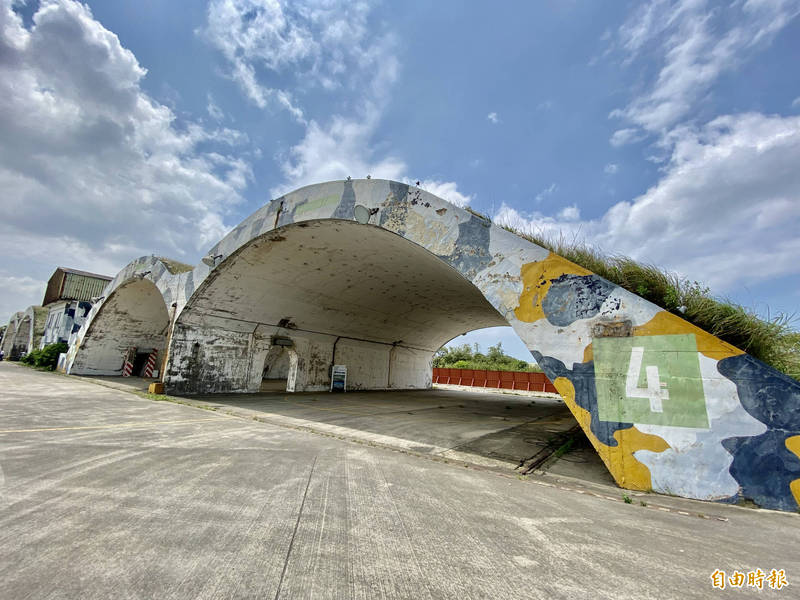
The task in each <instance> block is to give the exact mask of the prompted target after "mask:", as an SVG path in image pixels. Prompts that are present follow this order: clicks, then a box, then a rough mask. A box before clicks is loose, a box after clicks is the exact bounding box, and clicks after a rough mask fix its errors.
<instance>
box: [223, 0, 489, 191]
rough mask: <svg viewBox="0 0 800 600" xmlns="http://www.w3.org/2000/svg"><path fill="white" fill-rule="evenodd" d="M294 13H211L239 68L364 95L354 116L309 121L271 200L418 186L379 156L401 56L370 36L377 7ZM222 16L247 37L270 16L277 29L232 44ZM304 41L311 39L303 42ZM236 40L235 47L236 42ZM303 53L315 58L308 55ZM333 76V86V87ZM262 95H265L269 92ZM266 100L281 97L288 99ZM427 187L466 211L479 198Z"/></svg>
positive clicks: (402, 168)
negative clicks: (308, 191)
mask: <svg viewBox="0 0 800 600" xmlns="http://www.w3.org/2000/svg"><path fill="white" fill-rule="evenodd" d="M266 5H269V10H267V11H266V12H264V13H261V12H258V11H256V12H257V14H256V15H255V16H249V13H248V12H247V10H255V9H254V8H253V7H256V6H266ZM293 8H294V9H295V10H292V11H287V10H285V9H283V8H282V6H281V4H280V3H279V2H261V1H259V2H255V1H251V0H247V1H239V0H236V1H229V2H214V3H212V5H211V6H210V7H209V27H208V31H209V32H211V33H212V34H213V35H214V36H215V37H214V39H215V40H218V45H219V46H220V47H221V48H222V49H223V52H226V50H224V48H226V47H227V46H226V44H233V46H232V50H231V52H233V54H232V56H234V57H235V58H236V60H235V61H234V62H236V63H241V64H245V63H247V65H250V63H251V62H252V63H253V64H262V66H266V67H268V68H270V69H273V70H276V71H277V70H280V69H281V68H283V67H285V66H291V67H292V69H298V68H299V69H300V71H299V72H300V74H302V75H303V76H304V77H307V78H308V79H310V80H312V81H313V82H314V84H315V85H320V86H321V87H322V88H323V89H331V88H334V87H337V86H339V85H351V86H355V87H357V88H358V90H359V92H358V94H357V97H358V98H359V101H358V103H357V104H355V106H350V107H348V108H349V111H342V113H334V114H332V116H330V117H328V118H326V119H325V120H324V121H323V120H322V119H319V120H318V119H313V118H311V119H307V120H305V119H304V120H303V121H302V122H303V124H304V126H305V133H304V135H303V137H302V139H300V140H299V141H298V142H297V143H296V144H294V145H293V146H292V147H291V148H289V150H288V151H287V152H286V153H284V155H283V156H282V157H280V159H279V160H280V168H281V171H282V173H283V175H284V181H283V182H281V183H279V184H277V185H275V186H273V187H272V188H271V190H270V192H271V194H272V196H273V197H277V196H280V195H282V194H285V193H287V192H289V191H292V190H294V189H297V188H298V187H301V186H304V185H308V184H312V183H319V182H321V181H329V180H334V179H345V178H346V177H348V176H349V177H353V178H363V177H366V176H367V175H370V176H372V177H375V178H382V179H394V180H397V181H405V182H406V183H411V181H412V178H411V176H410V175H409V174H408V165H407V163H406V161H405V160H404V159H403V158H401V157H399V156H396V155H392V154H391V153H388V154H387V153H385V152H379V151H378V150H376V148H378V147H385V146H387V145H388V144H386V143H385V141H384V140H379V139H376V132H377V131H378V127H379V125H380V124H381V119H382V118H383V114H384V110H385V106H386V104H387V102H388V100H389V99H390V93H391V89H392V86H393V85H394V83H395V82H396V80H397V77H398V73H399V69H400V65H399V61H398V60H397V58H396V57H395V55H394V47H395V44H396V40H395V37H394V35H392V34H391V33H390V32H388V31H383V30H380V31H377V32H373V33H372V34H371V35H367V34H368V31H367V27H366V19H367V16H368V13H369V8H370V7H369V6H367V5H366V4H353V5H351V4H350V3H344V4H341V3H337V2H331V1H326V2H320V3H317V2H310V3H307V4H301V5H293ZM223 9H224V10H223ZM245 9H247V10H245ZM259 10H260V9H259ZM215 11H221V12H222V13H224V14H228V15H229V17H227V18H226V19H227V21H232V22H234V21H235V22H236V23H240V24H241V23H244V25H243V27H244V28H245V29H246V30H248V31H249V30H250V29H251V28H252V27H254V25H252V23H258V22H261V20H263V19H264V18H266V15H269V16H270V18H271V19H277V23H278V25H270V26H269V27H267V30H266V31H265V32H251V33H248V36H250V37H248V38H247V39H245V40H242V39H241V36H240V35H239V34H233V35H232V36H228V33H226V31H225V30H224V29H223V30H220V29H219V28H218V27H217V24H214V23H212V21H213V19H214V18H215V17H214V13H215ZM230 11H234V12H236V11H238V15H239V16H238V17H236V18H233V17H231V16H230ZM289 13H291V16H289ZM270 27H272V29H274V28H275V27H278V29H280V30H281V31H282V32H283V33H282V34H281V36H277V37H276V35H275V34H274V32H273V31H272V29H270ZM226 36H227V37H226ZM286 36H288V37H290V38H291V39H292V44H291V45H290V46H289V47H288V48H287V47H284V40H283V37H286ZM303 36H307V37H308V38H309V39H308V40H306V41H303ZM231 37H232V38H233V40H234V41H231V40H230V39H229V38H231ZM219 40H221V41H219ZM297 48H306V49H308V51H307V52H306V51H305V50H303V51H302V52H301V51H300V50H297ZM275 53H277V54H275ZM281 56H283V58H281ZM248 61H249V62H248ZM265 61H266V62H265ZM304 69H305V70H304ZM329 75H330V76H331V77H333V79H331V80H328V79H327V77H328V76H329ZM334 75H335V77H334ZM258 89H259V90H260V91H261V92H264V90H263V89H262V88H260V87H259V88H258ZM264 93H269V94H272V95H275V96H276V97H280V95H281V94H283V91H282V90H269V91H268V92H264ZM287 98H288V96H287ZM288 102H289V101H288V99H287V103H288ZM492 117H494V118H495V119H497V115H496V113H491V114H490V115H489V118H490V120H491V118H492ZM498 121H499V119H498ZM388 146H389V147H391V146H390V145H388ZM421 185H422V187H423V188H424V189H426V190H428V191H430V192H431V193H433V194H435V195H438V196H440V197H442V198H444V199H446V200H448V201H450V202H452V203H454V204H457V205H459V206H466V205H467V204H469V202H470V200H471V199H472V196H470V195H468V194H463V193H461V192H460V191H458V186H457V184H456V183H455V182H452V181H441V180H439V179H432V178H429V179H426V180H425V181H423V182H422V184H421Z"/></svg>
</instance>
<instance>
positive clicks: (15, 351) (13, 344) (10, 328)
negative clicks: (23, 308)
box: [0, 312, 27, 360]
mask: <svg viewBox="0 0 800 600" xmlns="http://www.w3.org/2000/svg"><path fill="white" fill-rule="evenodd" d="M24 317H25V313H24V312H16V313H14V314H13V315H11V318H10V319H9V320H8V325H7V326H6V331H5V333H4V334H3V345H2V346H0V347H1V348H2V350H3V354H5V357H6V358H7V359H8V360H16V359H17V358H18V357H19V353H20V350H19V346H18V339H17V332H18V330H19V327H20V324H21V322H22V319H23V318H24ZM25 337H26V338H27V336H25Z"/></svg>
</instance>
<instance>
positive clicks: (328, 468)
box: [0, 362, 800, 599]
mask: <svg viewBox="0 0 800 600" xmlns="http://www.w3.org/2000/svg"><path fill="white" fill-rule="evenodd" d="M608 489H609V492H608V498H610V499H607V498H606V497H603V495H602V494H599V495H597V494H589V493H585V491H584V490H581V489H578V488H575V489H566V488H564V487H553V486H552V485H550V484H548V485H545V484H544V483H543V482H542V481H539V480H535V479H534V480H519V479H517V478H515V477H513V476H504V475H502V474H499V473H497V472H494V471H490V470H482V469H479V468H471V467H470V468H465V467H464V466H463V465H461V464H455V463H452V462H450V463H445V462H443V461H442V460H441V459H435V460H434V459H432V458H430V459H429V458H425V457H421V456H417V455H409V454H405V453H403V452H396V451H391V450H388V449H385V448H376V447H370V446H369V445H365V444H363V443H352V442H347V441H341V440H338V439H335V438H332V437H329V436H325V435H317V434H314V433H308V432H303V431H297V430H294V429H290V428H285V427H278V426H275V425H270V424H265V423H262V422H257V421H253V420H252V419H243V418H239V417H232V416H227V415H223V414H220V413H219V412H213V411H207V410H201V409H197V408H193V407H189V406H182V405H178V404H173V403H167V402H154V401H151V400H147V399H144V398H141V397H138V396H135V395H133V394H130V393H127V392H123V391H120V390H116V389H110V388H107V387H103V386H100V385H97V384H94V383H91V382H87V381H82V380H79V379H76V378H70V377H64V376H59V375H55V374H49V373H39V372H35V371H31V370H29V369H27V368H25V367H21V366H18V365H13V364H9V363H7V362H2V363H0V598H3V599H18V598H19V599H21V598H112V597H113V598H155V597H157V598H365V599H366V598H369V599H372V598H415V599H417V598H458V599H463V598H492V599H495V598H581V597H591V598H630V599H636V598H708V597H709V596H711V595H712V594H714V595H716V594H719V595H720V596H721V597H726V596H730V597H735V598H738V597H747V596H749V595H753V594H755V593H756V592H755V591H754V590H752V589H747V587H746V586H745V588H744V589H741V590H737V589H730V588H729V589H727V590H725V591H724V592H718V591H717V590H715V589H713V588H712V585H711V579H710V575H711V574H712V572H713V571H715V570H716V569H723V570H727V571H728V572H732V571H733V570H739V571H743V572H748V571H751V570H755V569H757V568H760V569H762V570H764V571H766V572H769V570H770V569H772V568H776V569H784V570H785V573H786V577H787V580H788V582H789V587H786V588H784V589H782V590H780V591H777V590H765V591H763V592H761V593H762V594H769V595H770V597H775V598H779V597H787V598H789V597H796V596H793V595H794V593H795V592H796V589H797V588H798V587H800V553H798V551H797V549H798V547H800V544H799V542H800V515H795V514H786V513H777V512H770V511H759V510H750V509H744V508H738V507H729V506H724V505H717V504H707V503H697V502H689V501H678V500H674V499H672V500H671V502H670V503H669V505H670V506H671V507H672V509H673V510H672V511H665V510H659V509H658V508H657V507H655V506H654V505H653V504H652V502H651V504H650V505H649V506H646V507H645V506H641V505H640V504H639V500H638V499H637V498H634V502H633V503H632V504H626V503H624V502H622V501H621V500H620V498H621V495H622V492H621V491H620V490H613V489H612V488H608ZM648 501H650V497H648ZM698 507H700V508H698ZM678 510H681V511H682V512H685V513H686V514H681V513H680V512H677V511H678ZM701 510H702V511H704V514H706V515H715V516H718V517H720V518H721V519H726V520H718V519H716V518H701V517H699V516H698V513H699V512H700V511H701ZM765 585H766V584H765Z"/></svg>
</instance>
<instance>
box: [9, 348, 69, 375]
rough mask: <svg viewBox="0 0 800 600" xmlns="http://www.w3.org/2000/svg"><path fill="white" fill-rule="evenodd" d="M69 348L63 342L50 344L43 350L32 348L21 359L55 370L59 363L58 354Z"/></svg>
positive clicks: (38, 366)
mask: <svg viewBox="0 0 800 600" xmlns="http://www.w3.org/2000/svg"><path fill="white" fill-rule="evenodd" d="M68 349H69V347H68V346H67V345H66V344H65V343H63V342H61V343H58V344H49V345H47V346H45V347H44V348H42V349H41V350H32V351H31V352H28V353H27V354H26V355H25V356H23V357H22V358H21V359H20V361H21V362H23V363H25V364H26V365H30V366H33V367H37V368H39V369H47V370H49V371H54V370H55V368H56V366H57V365H58V355H59V354H61V353H62V352H66V351H67V350H68Z"/></svg>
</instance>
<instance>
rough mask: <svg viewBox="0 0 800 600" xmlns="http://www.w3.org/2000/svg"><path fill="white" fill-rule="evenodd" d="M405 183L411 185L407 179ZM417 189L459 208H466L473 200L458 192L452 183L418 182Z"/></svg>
mask: <svg viewBox="0 0 800 600" xmlns="http://www.w3.org/2000/svg"><path fill="white" fill-rule="evenodd" d="M405 182H406V183H411V181H410V180H409V179H405ZM419 187H421V188H422V189H423V190H425V191H426V192H430V193H431V194H433V195H434V196H438V197H439V198H442V199H443V200H447V201H448V202H450V203H451V204H455V205H456V206H460V207H461V208H464V207H465V206H468V205H469V203H470V202H472V200H473V197H472V196H471V195H467V194H462V193H461V192H459V191H458V185H457V184H456V183H455V182H453V181H433V180H429V179H426V180H424V181H421V182H420V185H419Z"/></svg>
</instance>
